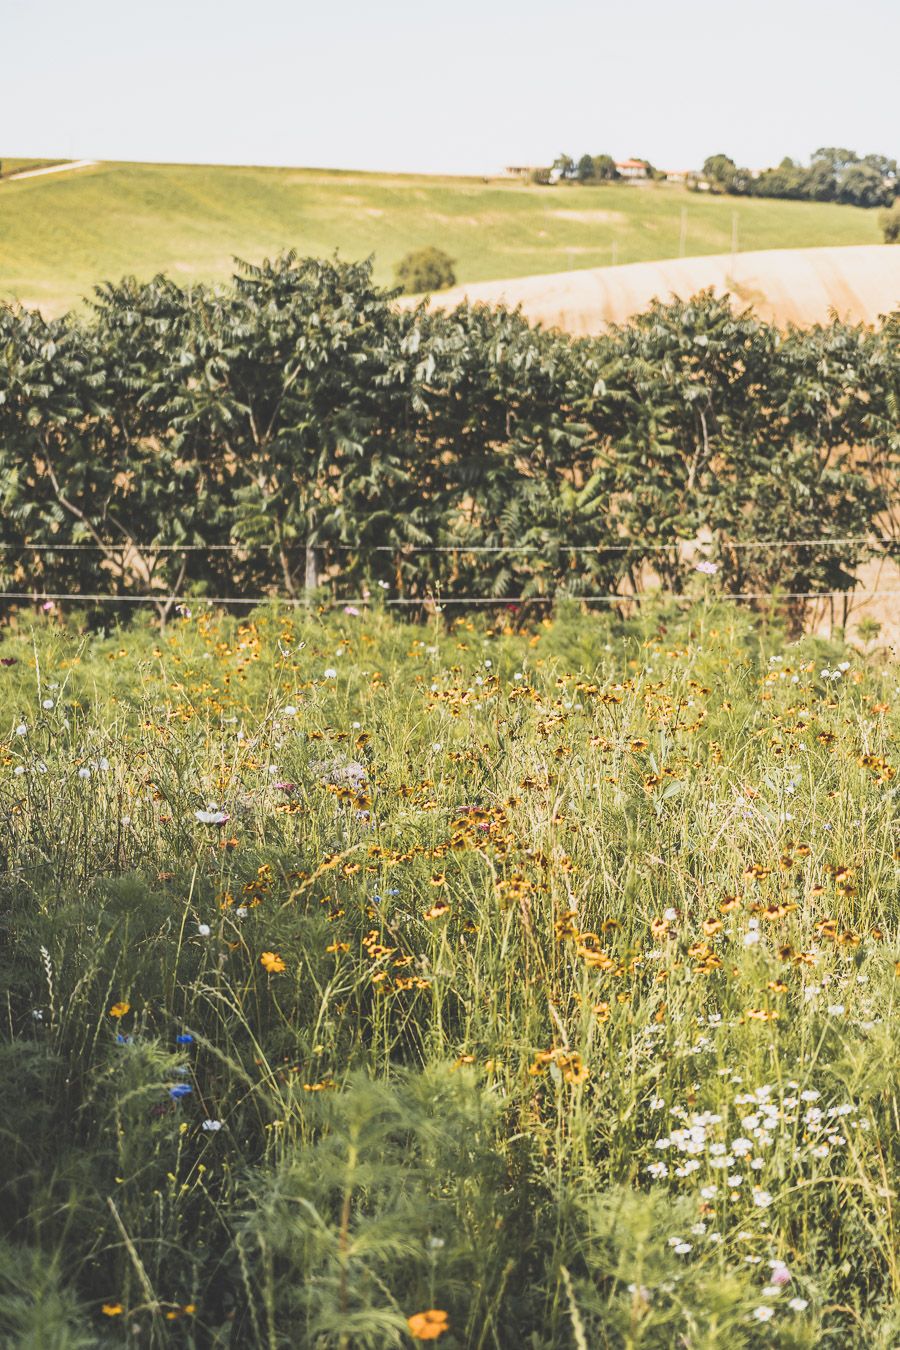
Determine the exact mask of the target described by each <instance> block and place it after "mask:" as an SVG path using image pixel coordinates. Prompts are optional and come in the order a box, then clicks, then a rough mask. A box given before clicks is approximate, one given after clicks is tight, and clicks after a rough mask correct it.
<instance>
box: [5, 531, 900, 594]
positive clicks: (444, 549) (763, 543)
mask: <svg viewBox="0 0 900 1350" xmlns="http://www.w3.org/2000/svg"><path fill="white" fill-rule="evenodd" d="M716 543H717V541H715V540H704V539H683V540H679V541H677V542H675V543H667V544H660V543H655V542H653V541H650V540H635V541H632V542H630V543H627V544H597V545H590V546H585V545H567V544H559V545H553V544H547V543H544V544H537V545H529V544H511V545H506V544H498V545H493V544H492V545H487V544H465V543H455V544H399V545H394V544H363V543H360V542H356V543H353V544H331V543H325V544H323V545H321V547H328V548H331V549H338V550H346V551H355V552H361V553H390V554H392V555H394V556H398V557H403V556H406V555H411V554H432V553H438V554H445V553H456V554H509V553H512V554H516V555H526V556H530V557H540V556H546V555H547V553H548V552H551V551H558V552H562V553H570V554H579V555H602V554H606V553H616V554H621V553H632V552H639V553H643V554H645V555H646V554H652V553H679V554H683V553H685V551H686V550H692V552H691V553H690V554H689V556H687V557H686V558H685V561H686V562H688V563H690V562H691V561H692V559H693V558H694V557H696V556H698V551H700V550H709V549H711V548H713V547H714V545H715V544H716ZM851 546H852V547H858V546H867V547H869V548H873V549H876V548H885V547H888V548H890V546H893V547H894V548H898V547H900V541H898V540H897V539H895V538H894V537H893V536H890V535H854V536H846V537H830V536H819V537H817V538H805V539H745V540H735V541H733V542H732V541H729V542H728V544H727V545H726V547H727V548H728V549H741V550H747V549H763V550H766V549H768V550H778V549H796V548H845V547H851ZM317 547H320V546H318V545H317ZM276 548H277V545H274V544H262V545H254V544H241V543H228V544H139V543H133V542H131V541H129V542H126V543H121V544H107V543H87V542H82V543H75V544H55V543H47V542H43V543H35V544H18V545H17V544H10V543H0V551H6V552H9V551H11V550H14V549H15V550H18V551H19V552H25V553H34V554H44V553H102V554H106V555H108V554H110V553H120V554H122V555H126V554H129V553H131V554H139V553H140V554H144V555H153V556H164V555H169V554H175V555H181V554H188V553H191V554H214V553H229V554H234V553H243V554H245V555H246V554H253V553H267V552H272V551H274V550H275V549H276ZM891 551H893V550H891ZM703 556H705V555H703V554H701V557H703ZM122 565H123V566H124V563H123V564H122ZM706 594H707V597H708V598H712V599H716V600H726V601H738V602H744V601H796V600H805V601H823V600H825V601H830V600H845V601H852V602H853V603H854V604H858V603H861V602H865V601H867V600H873V599H879V598H887V597H900V590H895V589H885V588H878V587H876V588H874V589H870V590H865V591H862V590H857V589H848V590H834V591H780V590H773V591H736V592H727V591H722V592H711V591H707V593H706ZM374 599H377V603H379V604H381V605H384V606H386V607H404V608H412V607H422V606H423V605H428V604H433V605H439V606H441V607H443V606H447V605H476V606H477V605H484V606H490V605H492V606H500V607H503V606H507V607H508V606H511V605H514V606H519V605H523V604H529V605H533V604H538V605H546V604H553V603H555V602H556V601H558V600H560V599H571V600H574V601H577V602H578V603H581V604H588V605H618V604H631V603H637V604H642V603H645V602H647V601H654V600H655V601H665V602H675V601H684V602H694V601H695V600H696V599H697V597H696V595H694V596H688V595H685V594H684V593H683V592H681V591H673V590H660V589H652V588H651V589H648V590H646V591H629V592H624V593H623V592H619V591H614V592H608V593H604V594H601V595H590V594H588V595H579V594H577V593H576V592H573V591H564V590H560V591H557V592H554V593H552V594H524V595H519V596H503V595H497V596H483V595H442V594H441V593H440V592H434V593H429V594H426V595H419V596H387V595H384V596H377V597H374ZM0 601H27V602H29V603H31V604H42V603H47V602H53V603H56V602H58V601H77V602H80V603H90V604H116V605H157V606H163V607H171V606H173V605H187V604H193V605H204V604H205V605H221V606H225V607H253V606H258V605H266V604H273V603H276V604H283V605H288V606H292V607H299V606H304V607H305V606H308V605H309V604H310V603H311V601H310V597H309V596H308V595H306V594H304V595H302V596H298V595H283V594H279V593H269V594H265V595H252V596H230V595H219V596H190V595H185V594H183V593H177V594H175V593H172V594H164V593H156V592H153V591H148V592H146V593H145V594H142V595H133V594H118V595H117V594H114V593H112V592H108V591H106V592H104V591H93V592H90V591H51V592H48V591H43V590H41V589H38V588H35V589H33V590H8V591H0ZM314 603H316V604H320V605H323V606H324V607H327V608H329V609H336V608H341V607H346V606H348V605H353V606H355V605H364V606H365V605H371V604H372V603H373V596H372V595H362V596H350V597H345V598H331V599H327V600H318V599H316V600H315V601H314Z"/></svg>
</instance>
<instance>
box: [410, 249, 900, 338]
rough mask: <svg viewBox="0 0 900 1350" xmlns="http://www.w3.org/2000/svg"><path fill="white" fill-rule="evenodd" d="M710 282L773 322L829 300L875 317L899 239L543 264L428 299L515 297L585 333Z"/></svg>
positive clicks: (870, 319)
mask: <svg viewBox="0 0 900 1350" xmlns="http://www.w3.org/2000/svg"><path fill="white" fill-rule="evenodd" d="M710 286H711V287H713V288H714V289H715V290H716V291H717V292H718V293H722V292H725V291H728V292H730V293H731V295H732V296H733V297H734V299H735V301H736V303H737V304H738V305H739V306H745V305H752V306H753V307H754V309H755V310H756V311H757V313H758V314H759V315H760V316H761V317H763V318H765V319H770V320H773V321H774V322H775V323H778V324H780V325H786V324H788V323H795V324H800V325H808V324H814V323H826V322H827V321H828V318H829V314H830V311H831V310H832V309H834V310H836V311H837V313H838V314H839V316H840V317H841V318H842V319H849V320H851V321H853V322H859V321H862V322H864V323H874V322H875V320H876V319H877V318H878V315H879V314H885V313H888V312H890V311H891V310H892V309H897V308H900V248H891V247H890V246H888V245H879V244H858V245H851V246H847V247H842V248H807V249H768V250H766V251H764V252H759V253H738V254H735V255H732V254H730V253H720V254H713V255H710V256H708V257H700V258H669V259H666V260H664V261H662V262H652V263H627V264H624V265H623V266H621V267H597V268H591V269H589V270H586V271H577V272H550V273H547V274H546V275H545V276H536V277H515V278H512V279H510V280H505V281H480V282H473V283H472V284H470V285H463V286H454V287H453V288H452V289H451V290H447V291H441V292H440V294H439V295H436V296H435V297H434V298H433V301H432V307H433V308H435V309H437V308H440V309H448V308H452V307H453V306H454V305H457V304H459V303H460V302H461V301H462V300H464V299H465V298H466V297H468V299H469V300H471V301H473V302H477V301H482V302H484V303H486V304H500V303H503V304H507V305H510V306H512V307H515V306H516V305H521V306H522V309H523V311H524V313H525V315H526V317H527V318H528V319H530V320H531V321H532V322H535V323H541V324H543V325H544V326H545V327H547V328H562V329H564V330H565V331H566V332H569V333H574V334H577V335H579V336H585V335H587V334H590V333H597V332H600V331H601V330H602V329H603V328H604V327H605V326H606V325H607V324H610V323H623V322H624V321H625V320H626V319H628V318H630V317H631V315H632V314H637V313H638V312H639V311H640V310H643V309H646V308H647V306H648V305H649V303H650V301H651V300H652V299H653V298H654V297H658V298H659V299H660V300H668V299H670V298H671V297H672V296H673V295H675V296H679V297H681V298H687V297H688V296H691V295H696V293H697V292H698V291H701V290H705V289H706V288H707V287H710Z"/></svg>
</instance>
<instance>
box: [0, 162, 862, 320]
mask: <svg viewBox="0 0 900 1350" xmlns="http://www.w3.org/2000/svg"><path fill="white" fill-rule="evenodd" d="M8 162H9V163H11V162H12V161H8ZM682 213H685V214H684V216H683V214H682ZM735 218H736V230H737V241H738V248H739V249H740V251H742V252H743V251H746V250H755V249H772V248H807V247H813V246H816V245H837V244H874V243H878V242H879V240H880V232H879V229H878V213H877V212H875V211H865V210H861V209H859V208H856V207H851V206H836V205H832V204H827V203H809V202H785V201H763V200H751V199H746V200H745V199H736V198H729V197H710V196H704V195H700V194H694V193H690V192H688V191H687V190H686V189H685V188H682V187H680V186H677V185H673V184H652V185H647V186H634V185H625V184H620V185H616V184H612V185H604V186H590V187H582V186H578V185H575V184H568V185H559V186H557V187H552V188H551V187H535V186H531V185H528V184H524V183H518V182H513V181H504V180H500V179H491V180H483V179H480V178H439V177H424V176H413V175H388V174H365V173H350V172H338V171H329V170H313V169H269V168H234V167H221V166H220V167H206V166H197V165H172V164H168V165H167V164H115V163H107V164H98V165H95V166H92V167H90V168H86V169H78V170H75V171H73V172H71V173H60V174H59V175H55V174H49V175H47V176H46V177H38V178H32V179H25V180H23V181H21V182H16V181H15V180H14V179H9V180H6V181H3V182H0V295H2V296H3V297H4V298H9V297H15V298H18V299H20V300H22V301H23V302H25V303H26V304H30V305H38V306H40V307H41V308H42V309H43V310H44V312H45V313H48V314H52V313H59V312H61V311H63V310H65V309H67V308H69V307H71V306H72V305H73V304H75V303H76V302H77V301H78V299H79V298H80V297H82V296H85V295H90V293H91V290H92V288H93V286H94V285H96V284H97V283H98V282H100V281H102V280H105V279H114V280H117V279H118V278H120V277H121V276H123V275H125V274H129V273H134V274H136V275H137V276H138V277H140V278H149V277H150V276H152V275H153V274H154V273H155V272H158V271H165V272H168V273H170V274H171V275H173V276H174V277H176V278H179V279H181V280H183V281H185V282H187V281H191V280H199V279H202V280H207V281H209V280H214V279H216V278H220V277H224V276H227V275H229V274H230V272H231V271H232V269H233V261H232V260H233V258H234V257H235V256H238V257H241V258H246V259H249V260H252V261H258V260H259V259H261V258H262V257H264V256H270V255H272V254H273V253H275V252H277V251H279V250H281V249H285V248H290V247H293V248H296V249H298V250H299V251H300V252H302V253H307V254H319V255H328V254H332V253H334V251H335V250H339V251H340V254H341V256H343V257H345V258H360V257H366V256H368V255H370V254H372V255H374V259H375V271H376V276H377V277H378V279H379V280H381V281H383V282H385V283H388V282H391V281H392V280H393V274H394V266H395V264H396V263H397V262H398V260H399V259H400V258H401V257H402V256H403V254H405V253H406V252H408V251H409V250H410V249H412V248H416V247H420V246H423V245H427V244H435V245H437V246H439V247H440V248H443V249H444V250H445V251H446V252H448V253H449V254H450V255H451V256H452V257H453V258H454V259H455V260H456V272H457V278H458V280H459V281H461V282H473V281H484V280H490V279H492V278H497V277H515V276H531V275H536V274H540V273H544V272H558V271H565V270H575V269H580V268H589V267H602V266H604V265H607V264H610V263H629V262H650V261H654V260H657V259H660V258H669V257H677V256H678V255H679V253H680V252H682V251H684V252H685V253H686V254H690V255H700V254H712V253H723V252H728V251H729V250H730V249H731V248H732V241H733V229H734V228H735ZM683 221H684V229H685V233H684V244H683V250H682V226H683Z"/></svg>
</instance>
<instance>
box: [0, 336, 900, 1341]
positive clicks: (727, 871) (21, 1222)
mask: <svg viewBox="0 0 900 1350" xmlns="http://www.w3.org/2000/svg"><path fill="white" fill-rule="evenodd" d="M685 322H686V323H687V324H690V323H691V322H694V323H696V322H697V319H696V316H695V317H694V319H693V320H692V319H691V317H690V316H687V315H686V316H685ZM707 332H708V335H709V338H710V345H711V346H714V345H715V343H716V341H717V330H716V328H715V326H711V327H710V328H709V329H708V330H707ZM512 336H513V335H512V333H511V332H508V333H507V337H508V338H509V339H510V341H512ZM748 345H749V344H748ZM829 350H830V352H831V355H830V356H828V357H826V358H823V359H825V360H826V362H827V361H828V360H832V359H837V357H838V352H837V351H836V349H835V348H833V347H832V348H830V349H829ZM846 357H847V359H848V360H850V359H853V358H852V357H850V355H849V353H846ZM718 360H720V361H722V360H724V354H723V353H721V352H720V353H719V356H718ZM470 374H471V372H470ZM733 374H734V372H733V371H732V377H733ZM508 378H512V377H511V375H510V376H508ZM544 378H546V374H545V376H544ZM685 378H686V372H685V371H684V370H683V369H682V370H681V371H680V372H679V374H678V378H677V380H676V381H675V384H676V388H680V387H682V385H683V382H684V379H685ZM710 384H711V386H712V387H716V386H715V382H714V381H713V380H712V379H711V378H710ZM590 499H591V497H590V492H586V493H585V496H584V500H583V501H582V503H581V509H582V510H583V511H585V512H586V513H587V512H589V510H590ZM860 636H864V633H863V632H862V631H861V633H860ZM2 638H3V641H2V648H0V659H2V662H3V664H0V726H2V727H3V728H5V731H4V732H3V735H2V737H0V807H2V810H0V849H2V855H3V859H4V867H3V870H2V873H0V906H2V911H3V915H4V918H3V924H4V929H3V931H4V942H3V944H2V945H0V963H2V964H0V976H2V980H3V985H4V991H5V1004H4V1020H3V1033H2V1037H0V1092H2V1095H3V1102H4V1111H3V1114H2V1122H0V1137H2V1142H3V1148H2V1150H0V1197H2V1204H0V1342H2V1343H3V1344H4V1345H6V1344H9V1345H10V1346H19V1345H24V1346H28V1347H31V1348H32V1350H43V1347H44V1346H49V1347H52V1348H53V1350H77V1348H79V1347H81V1346H85V1347H86V1346H105V1345H109V1346H116V1347H121V1346H124V1347H128V1348H129V1350H131V1348H132V1347H133V1348H134V1350H137V1347H140V1346H152V1347H154V1348H155V1350H163V1348H165V1350H168V1347H170V1346H171V1347H182V1346H184V1347H193V1346H197V1347H200V1346H204V1347H206V1346H209V1347H215V1348H216V1350H257V1348H258V1350H272V1348H273V1347H282V1346H284V1347H287V1346H291V1347H294V1346H297V1347H301V1348H302V1350H306V1347H310V1350H354V1347H356V1346H359V1347H372V1350H381V1347H389V1346H398V1347H405V1348H408V1347H409V1346H410V1345H411V1344H412V1343H413V1342H412V1340H411V1337H410V1330H411V1326H410V1321H409V1319H410V1318H413V1319H415V1318H416V1316H417V1315H419V1314H421V1313H424V1312H425V1311H426V1310H436V1311H440V1312H441V1313H442V1314H443V1316H444V1317H445V1318H446V1323H447V1330H446V1332H443V1333H442V1334H441V1336H440V1338H439V1344H440V1345H441V1346H442V1347H445V1348H447V1347H449V1348H450V1350H486V1348H487V1347H492V1348H493V1350H520V1347H523V1346H524V1347H528V1350H532V1348H533V1350H556V1348H557V1347H561V1348H562V1350H584V1347H585V1346H588V1347H591V1348H592V1347H593V1346H595V1345H596V1346H601V1345H602V1346H609V1347H610V1350H637V1348H640V1350H669V1347H671V1346H673V1345H680V1344H684V1345H690V1346H692V1347H695V1346H696V1347H708V1350H713V1347H717V1346H721V1345H722V1344H725V1343H727V1344H728V1345H735V1346H738V1347H740V1350H766V1347H769V1346H771V1345H773V1344H777V1345H779V1346H782V1345H783V1346H786V1347H791V1348H792V1350H801V1348H802V1350H813V1347H815V1348H816V1350H818V1347H825V1350H847V1348H852V1350H857V1347H858V1350H863V1347H868V1346H871V1345H875V1346H883V1347H884V1350H887V1347H889V1346H892V1345H893V1344H895V1342H896V1337H897V1331H898V1307H900V1285H898V1276H897V1271H898V1246H897V1234H896V1226H895V1224H894V1222H893V1217H892V1211H891V1206H890V1199H891V1196H890V1192H891V1191H892V1189H893V1185H892V1179H893V1178H894V1177H895V1176H896V1175H897V1174H898V1168H900V1139H898V1134H897V1129H896V1119H897V1110H898V1101H900V1049H898V1045H897V1038H896V1034H895V1027H894V1021H893V1020H892V1019H893V1012H892V1010H893V1008H894V1006H895V1001H896V988H897V975H896V973H895V963H896V958H897V953H896V951H895V948H894V945H893V940H892V934H893V933H894V931H895V927H896V884H897V877H898V871H897V859H896V853H897V846H896V845H897V841H896V837H895V836H896V781H897V780H896V775H895V773H894V768H895V765H894V762H893V761H894V758H895V754H894V746H895V738H896V732H897V710H896V699H895V698H894V692H895V687H896V670H895V666H894V665H893V664H886V663H883V661H882V660H881V658H880V657H879V656H878V655H873V654H867V653H864V652H862V651H859V650H857V649H855V648H854V646H852V645H847V644H845V643H844V642H842V641H838V640H835V641H833V642H829V643H825V642H823V641H821V640H814V639H803V640H801V641H798V642H794V641H790V640H788V639H787V638H786V636H785V634H784V631H783V629H782V628H781V626H780V625H779V624H778V623H777V622H772V621H771V620H760V619H756V618H754V617H753V616H752V615H751V614H749V613H748V612H747V611H746V610H745V609H741V608H738V607H735V606H731V605H728V604H726V603H722V602H720V601H717V600H715V599H714V598H713V597H711V596H706V598H705V599H704V600H703V601H702V603H699V604H697V605H694V606H691V607H689V608H688V609H687V610H685V611H682V612H679V610H678V607H676V606H674V605H668V606H652V605H647V606H644V607H641V609H640V610H639V611H638V613H637V614H636V616H635V617H634V618H632V619H629V620H622V619H619V618H618V617H617V616H615V615H610V614H608V613H605V612H604V613H601V614H587V613H585V612H583V610H582V609H581V608H580V607H579V606H578V605H577V604H576V603H575V602H569V604H568V605H567V606H564V607H563V612H561V613H560V614H559V616H558V617H557V619H556V620H555V621H554V622H552V623H545V622H543V621H538V622H536V623H534V624H533V625H528V626H527V627H526V628H525V630H524V631H517V630H514V629H513V628H512V627H511V626H503V627H501V626H500V625H498V624H496V623H491V624H488V623H485V622H483V621H482V620H481V619H480V618H478V617H476V618H471V619H470V618H462V619H459V620H456V621H453V622H448V623H445V624H433V625H432V626H431V627H430V628H429V629H428V630H425V629H423V628H422V627H420V626H414V625H405V624H400V623H396V622H393V621H391V620H390V619H388V618H387V617H385V616H384V614H383V613H379V612H370V613H368V614H365V615H353V614H343V613H341V614H337V615H328V616H319V615H316V614H315V613H300V614H298V613H297V612H296V611H285V610H279V609H278V608H276V607H274V606H273V607H271V608H269V609H267V610H265V611H260V612H257V613H255V614H253V615H251V616H243V617H242V618H241V619H240V620H235V619H234V618H231V617H228V616H222V615H221V614H217V613H216V612H215V611H214V610H205V609H204V610H203V612H202V613H199V614H197V615H196V616H195V617H194V618H191V619H188V618H180V619H178V620H176V621H175V622H173V624H172V625H171V626H170V628H169V630H168V631H167V633H166V635H165V636H164V637H160V635H159V634H158V633H155V632H153V631H152V630H151V629H150V628H149V627H148V626H144V627H141V626H133V627H131V628H130V629H128V630H119V631H114V632H112V633H110V635H109V636H107V637H101V636H95V637H85V636H80V635H78V634H77V633H76V631H75V628H74V626H73V627H72V628H71V629H67V628H65V627H63V626H61V625H59V624H58V623H57V622H55V621H54V619H52V618H45V619H42V620H40V621H38V622H36V623H35V624H34V625H32V627H31V631H28V630H27V629H26V628H24V627H23V626H18V627H15V628H9V629H6V630H5V631H4V633H3V635H2ZM328 668H333V669H334V675H332V674H328V675H326V674H325V671H326V669H328ZM376 671H377V672H378V678H376V677H375V672H376ZM48 701H49V702H50V703H52V704H53V706H52V707H48V706H47V703H48ZM20 725H21V726H23V727H24V733H23V734H18V732H17V727H18V726H20ZM79 770H87V775H88V776H87V777H83V776H81V775H80V773H79ZM211 801H214V802H216V803H217V804H218V805H220V806H221V807H222V808H223V809H224V811H225V812H226V813H227V815H228V819H227V821H225V822H223V823H222V825H214V824H208V823H205V821H204V819H203V818H201V819H198V817H197V814H196V813H197V812H198V811H200V812H201V813H203V812H205V811H206V809H207V808H208V806H209V803H210V802H211ZM266 953H270V954H272V955H273V956H274V955H277V957H278V961H277V962H276V964H275V966H274V968H273V969H271V970H269V969H267V968H266V967H265V965H264V963H263V961H262V960H261V958H262V957H263V956H264V955H265V954H266ZM775 1014H777V1016H776V1015H775ZM726 1158H727V1163H724V1165H723V1160H725V1159H726ZM886 1193H887V1194H886ZM413 1326H415V1321H414V1322H413Z"/></svg>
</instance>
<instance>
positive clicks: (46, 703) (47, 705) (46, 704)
mask: <svg viewBox="0 0 900 1350" xmlns="http://www.w3.org/2000/svg"><path fill="white" fill-rule="evenodd" d="M41 707H42V708H43V709H44V710H45V711H46V712H49V711H50V709H51V708H52V707H53V699H52V698H45V699H44V701H43V703H42V704H41Z"/></svg>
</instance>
